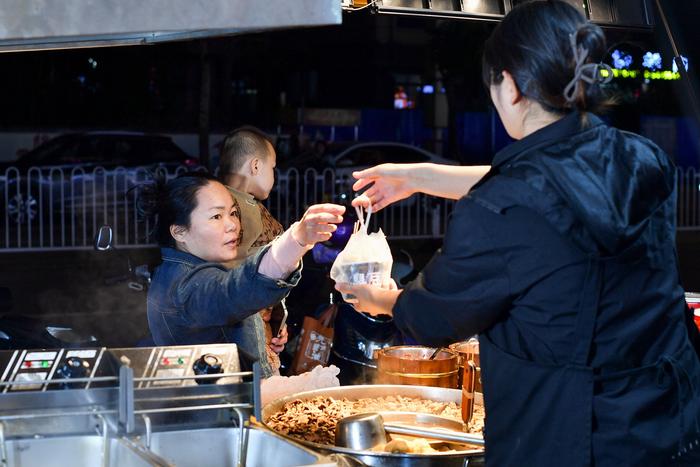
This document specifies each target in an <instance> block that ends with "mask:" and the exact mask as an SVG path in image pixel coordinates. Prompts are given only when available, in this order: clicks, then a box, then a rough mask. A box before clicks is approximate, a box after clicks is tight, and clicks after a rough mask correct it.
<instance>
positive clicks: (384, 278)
mask: <svg viewBox="0 0 700 467" xmlns="http://www.w3.org/2000/svg"><path fill="white" fill-rule="evenodd" d="M355 209H356V210H357V217H358V219H359V220H358V221H357V222H356V223H355V229H354V232H353V234H352V236H351V237H350V240H348V243H347V245H346V246H345V248H344V249H343V251H341V252H340V254H338V257H337V258H336V259H335V261H334V262H333V266H332V267H331V279H333V280H334V281H336V282H341V283H349V284H375V285H382V284H386V283H388V282H389V279H390V278H391V266H392V264H393V262H394V259H393V258H392V256H391V250H390V249H389V244H388V243H387V241H386V237H385V236H384V233H383V232H382V230H381V229H379V231H378V232H372V233H368V232H367V228H368V226H369V219H370V216H371V215H372V206H371V205H370V206H369V207H368V208H367V218H366V219H364V215H363V210H362V208H359V207H357V208H355ZM343 298H344V299H346V300H347V299H348V298H352V297H347V296H345V294H343Z"/></svg>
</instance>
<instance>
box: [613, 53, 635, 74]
mask: <svg viewBox="0 0 700 467" xmlns="http://www.w3.org/2000/svg"><path fill="white" fill-rule="evenodd" d="M612 59H613V67H614V68H617V69H620V70H624V69H626V68H629V67H630V65H631V64H632V56H631V55H629V54H626V53H624V52H622V51H620V50H617V49H615V51H613V53H612Z"/></svg>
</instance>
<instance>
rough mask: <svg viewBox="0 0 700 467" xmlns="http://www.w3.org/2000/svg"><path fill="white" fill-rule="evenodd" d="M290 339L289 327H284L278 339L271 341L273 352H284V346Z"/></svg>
mask: <svg viewBox="0 0 700 467" xmlns="http://www.w3.org/2000/svg"><path fill="white" fill-rule="evenodd" d="M288 338H289V334H287V326H285V327H283V328H282V330H281V331H280V333H279V336H278V337H273V338H272V339H271V340H270V344H269V345H270V348H271V349H272V351H273V352H275V353H277V354H278V353H281V352H282V351H283V350H284V344H286V343H287V339H288Z"/></svg>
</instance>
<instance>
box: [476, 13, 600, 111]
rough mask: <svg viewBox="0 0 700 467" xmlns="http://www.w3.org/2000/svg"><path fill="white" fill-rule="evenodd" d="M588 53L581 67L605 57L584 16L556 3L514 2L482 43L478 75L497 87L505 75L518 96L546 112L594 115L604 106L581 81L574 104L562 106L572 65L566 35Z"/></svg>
mask: <svg viewBox="0 0 700 467" xmlns="http://www.w3.org/2000/svg"><path fill="white" fill-rule="evenodd" d="M572 34H573V35H574V36H575V38H576V44H577V46H578V47H580V48H581V49H585V50H587V51H588V57H587V59H586V63H599V62H600V61H601V60H602V59H603V57H604V55H605V53H606V45H605V35H604V34H603V31H602V29H600V27H598V26H596V25H595V24H592V23H589V22H588V21H587V20H586V18H585V16H584V15H583V13H582V12H581V11H579V10H578V9H576V8H575V7H573V6H572V5H570V4H568V3H566V2H563V1H559V0H544V1H543V0H540V1H530V2H526V3H522V4H519V5H518V6H516V7H515V8H513V10H511V11H510V13H508V14H507V15H506V16H505V18H503V21H502V22H501V23H500V24H499V25H498V26H496V28H495V29H494V31H493V32H492V33H491V36H490V37H489V39H488V40H487V41H486V43H485V44H484V54H483V59H482V77H483V80H484V84H485V85H486V86H487V87H489V86H490V85H492V84H500V83H501V81H502V80H503V74H502V72H503V71H504V70H505V71H508V72H509V73H510V74H511V75H512V76H513V79H514V81H515V84H516V85H517V86H518V89H519V90H520V92H521V93H522V94H523V95H524V96H525V97H527V98H528V99H531V100H534V101H536V102H538V103H539V104H540V105H541V106H542V107H543V108H544V109H545V110H548V111H550V112H556V113H565V112H568V111H570V110H581V111H591V112H598V111H601V110H603V108H604V107H605V106H606V105H607V103H608V102H607V101H606V97H605V95H604V94H603V92H602V90H601V89H600V86H599V85H598V84H597V83H596V84H593V85H590V84H588V83H585V82H581V83H580V85H579V92H578V94H577V95H576V96H574V97H575V99H574V100H573V102H567V100H566V98H565V97H564V89H565V88H566V86H567V84H569V82H570V81H571V80H572V79H573V78H574V75H575V70H576V61H575V58H574V52H573V49H572V46H571V42H570V35H572Z"/></svg>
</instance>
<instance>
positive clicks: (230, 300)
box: [148, 246, 301, 377]
mask: <svg viewBox="0 0 700 467" xmlns="http://www.w3.org/2000/svg"><path fill="white" fill-rule="evenodd" d="M268 248H269V247H267V246H266V247H264V248H262V249H261V250H260V251H259V252H258V253H257V254H255V255H253V256H251V257H249V258H248V259H247V260H246V261H245V262H244V263H243V264H241V265H240V266H239V267H237V268H235V269H230V270H229V269H226V268H225V267H224V266H223V265H221V264H219V263H209V262H206V261H204V260H203V259H201V258H198V257H196V256H194V255H191V254H189V253H185V252H182V251H178V250H175V249H172V248H162V249H161V255H162V258H163V263H162V264H161V265H160V266H158V267H157V268H156V270H155V272H154V274H153V280H152V283H151V286H150V288H149V290H148V326H149V328H150V330H151V334H152V335H153V339H154V341H155V343H156V345H188V344H212V343H217V342H232V343H235V344H237V345H238V346H239V348H241V349H242V350H243V351H244V352H246V353H248V354H250V355H251V356H253V357H255V358H256V359H257V360H258V361H259V362H260V366H261V367H262V373H263V376H264V377H268V376H270V375H271V374H272V368H271V367H270V364H269V363H268V361H267V357H266V353H265V345H266V343H265V330H264V326H263V324H264V323H263V321H262V318H261V317H260V313H258V312H259V311H260V310H261V309H262V308H265V307H268V306H271V305H274V304H275V303H278V302H279V301H280V300H281V299H282V298H284V297H286V296H287V294H288V293H289V291H290V290H291V288H292V287H294V286H295V285H297V283H298V282H299V279H300V278H301V266H300V267H299V268H298V269H297V270H296V271H294V272H293V273H292V274H291V275H290V276H289V277H288V278H287V279H286V280H282V279H277V280H275V279H270V278H269V277H266V276H264V275H262V274H260V273H259V272H258V266H259V264H260V260H261V258H262V256H263V255H264V254H265V252H266V251H267V250H268Z"/></svg>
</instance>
